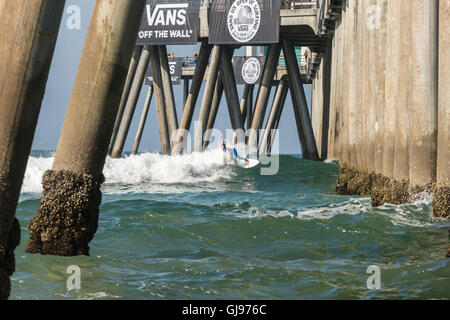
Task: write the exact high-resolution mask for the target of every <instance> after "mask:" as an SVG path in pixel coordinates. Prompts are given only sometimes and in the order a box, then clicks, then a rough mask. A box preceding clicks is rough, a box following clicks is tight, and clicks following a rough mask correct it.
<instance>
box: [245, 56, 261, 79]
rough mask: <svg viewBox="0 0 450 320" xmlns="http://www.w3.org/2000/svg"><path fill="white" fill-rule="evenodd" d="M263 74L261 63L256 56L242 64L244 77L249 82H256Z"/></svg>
mask: <svg viewBox="0 0 450 320" xmlns="http://www.w3.org/2000/svg"><path fill="white" fill-rule="evenodd" d="M260 75H261V64H260V63H259V60H258V59H256V58H250V59H248V60H247V61H245V63H244V65H243V66H242V78H243V79H244V81H245V82H246V83H248V84H255V83H256V82H257V81H258V79H259V76H260Z"/></svg>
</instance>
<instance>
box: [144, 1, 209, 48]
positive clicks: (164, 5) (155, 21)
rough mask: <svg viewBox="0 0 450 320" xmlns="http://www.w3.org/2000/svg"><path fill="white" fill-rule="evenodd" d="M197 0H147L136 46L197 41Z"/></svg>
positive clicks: (198, 7) (198, 11)
mask: <svg viewBox="0 0 450 320" xmlns="http://www.w3.org/2000/svg"><path fill="white" fill-rule="evenodd" d="M200 2H201V0H147V5H146V6H145V10H144V15H143V17H142V22H141V27H140V29H139V33H138V40H137V45H182V44H186V45H187V44H197V42H198V26H199V15H200V5H201V3H200Z"/></svg>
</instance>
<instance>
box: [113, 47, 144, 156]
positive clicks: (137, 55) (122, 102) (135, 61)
mask: <svg viewBox="0 0 450 320" xmlns="http://www.w3.org/2000/svg"><path fill="white" fill-rule="evenodd" d="M142 49H143V46H136V47H135V49H134V52H133V57H132V58H131V62H130V67H129V68H128V74H127V79H126V80H125V86H124V89H123V93H122V98H121V99H120V105H119V111H118V112H117V118H116V121H115V123H114V129H113V134H112V137H111V142H110V143H109V147H108V155H111V154H112V151H113V148H114V143H115V142H116V138H117V133H118V132H119V127H120V123H121V122H122V117H123V113H124V111H125V107H126V105H127V101H128V96H129V95H130V90H131V85H132V84H133V80H134V77H135V75H136V69H137V66H138V62H139V59H140V58H141V53H142Z"/></svg>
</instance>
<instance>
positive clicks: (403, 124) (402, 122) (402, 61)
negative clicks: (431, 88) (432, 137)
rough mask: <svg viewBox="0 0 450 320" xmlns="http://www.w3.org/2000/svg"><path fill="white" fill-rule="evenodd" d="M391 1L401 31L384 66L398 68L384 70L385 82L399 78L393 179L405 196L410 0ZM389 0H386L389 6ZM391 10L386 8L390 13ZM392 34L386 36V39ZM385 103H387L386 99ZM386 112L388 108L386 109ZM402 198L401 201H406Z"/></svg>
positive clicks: (406, 183)
mask: <svg viewBox="0 0 450 320" xmlns="http://www.w3.org/2000/svg"><path fill="white" fill-rule="evenodd" d="M393 4H394V5H395V6H396V9H395V10H396V11H395V14H397V12H400V18H399V19H397V26H398V28H399V32H400V34H401V35H402V36H401V37H400V39H399V42H398V43H397V44H396V51H398V53H399V54H398V56H397V57H396V58H394V60H393V61H392V63H391V64H389V60H387V61H386V69H387V68H388V67H389V66H390V65H392V66H393V65H394V64H398V69H395V71H396V73H394V74H391V72H388V71H387V70H386V85H387V84H388V79H390V78H391V77H394V79H395V80H394V81H396V79H400V77H401V81H399V82H398V105H397V112H396V113H395V156H394V179H395V181H397V182H399V183H400V184H401V185H402V186H403V187H402V188H401V189H403V191H401V190H400V189H399V190H400V192H401V193H402V194H403V195H404V196H406V197H408V194H409V190H408V188H409V145H410V134H409V131H410V126H411V124H410V113H411V111H410V107H409V99H410V85H409V83H410V72H409V57H410V45H411V43H410V40H409V39H410V37H411V25H410V23H408V22H409V21H410V16H411V2H410V1H409V0H400V1H395V2H393ZM390 5H391V1H389V6H388V7H389V10H391V9H390ZM390 12H391V11H389V13H388V14H389V15H390V14H391V13H390ZM388 35H390V30H389V29H388ZM390 38H391V37H390V36H389V37H388V38H387V39H388V41H389V39H390ZM387 90H388V88H387V87H386V98H387V97H388V96H387V94H388V91H387ZM386 107H387V103H386ZM385 112H388V110H387V109H386V111H385ZM406 201H407V200H406V199H404V200H403V201H401V202H406Z"/></svg>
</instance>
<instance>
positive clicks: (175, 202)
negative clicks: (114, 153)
mask: <svg viewBox="0 0 450 320" xmlns="http://www.w3.org/2000/svg"><path fill="white" fill-rule="evenodd" d="M53 155H54V154H53V153H51V152H33V153H32V156H31V157H30V159H29V163H28V168H27V172H26V176H25V181H24V185H23V188H22V194H21V199H20V204H19V206H18V210H17V217H18V219H19V221H20V224H21V227H22V241H21V245H20V247H19V248H17V249H16V251H15V252H16V260H17V266H16V272H15V273H14V275H13V277H12V286H13V289H12V292H11V299H386V298H388V299H449V298H450V259H446V258H444V256H445V253H446V252H447V248H448V246H449V235H448V229H449V228H450V223H449V221H443V220H436V219H434V218H433V217H432V212H431V209H432V205H431V203H432V197H431V195H428V194H421V195H419V196H418V197H417V200H416V201H415V202H414V203H412V204H408V205H401V206H393V205H385V206H382V207H380V208H372V207H371V206H370V198H364V197H347V196H338V195H336V194H335V182H336V178H337V175H338V170H339V165H338V163H337V162H336V161H330V162H328V163H316V162H311V161H307V160H303V159H301V157H300V156H293V155H283V156H280V158H279V171H278V173H277V174H276V175H261V167H258V168H254V169H249V170H245V169H242V168H239V167H235V166H227V165H225V164H224V158H223V153H222V152H221V151H220V150H212V151H208V152H206V153H205V154H203V155H202V154H191V155H186V156H178V157H163V156H161V155H159V154H153V153H145V154H141V155H138V156H126V157H125V158H123V159H110V158H108V159H107V161H106V165H105V169H104V175H105V177H106V183H105V184H104V186H103V187H102V190H103V202H102V205H101V208H100V221H99V229H98V231H97V233H96V235H95V238H94V240H93V241H92V242H91V245H90V247H91V256H90V257H71V258H65V257H55V256H41V255H31V254H25V253H24V251H25V246H26V244H27V241H28V230H27V226H28V223H29V221H30V219H31V218H32V217H33V216H34V214H35V212H36V210H37V209H38V207H39V201H40V194H41V191H42V187H41V177H42V174H43V173H44V172H45V170H47V169H50V168H51V166H52V162H53ZM275 161H276V158H273V159H272V164H274V163H275ZM267 166H268V165H267ZM275 167H276V165H275ZM70 266H78V267H79V268H80V271H81V289H80V290H76V289H72V290H68V289H67V279H68V278H69V276H70V274H69V273H67V270H68V268H69V267H70ZM370 266H376V267H379V269H380V280H381V289H374V288H370V289H369V288H368V286H367V281H368V278H369V277H370V276H371V275H372V274H371V273H370V274H369V273H367V270H368V268H369V267H370ZM369 283H372V281H369Z"/></svg>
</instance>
